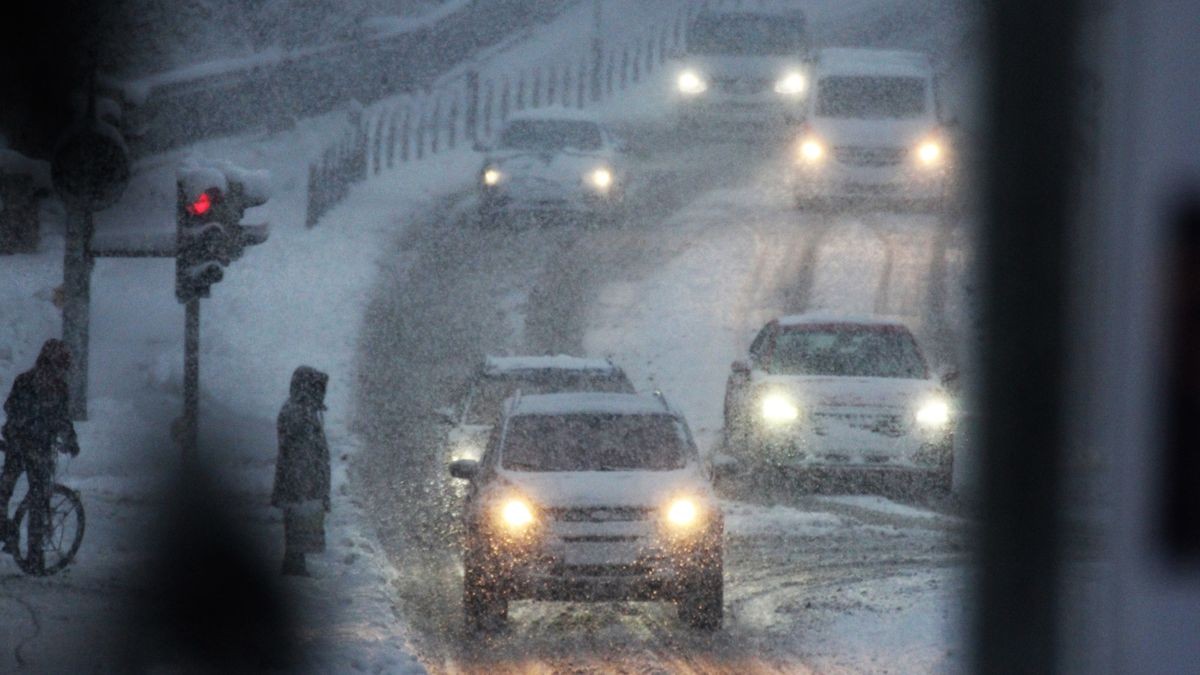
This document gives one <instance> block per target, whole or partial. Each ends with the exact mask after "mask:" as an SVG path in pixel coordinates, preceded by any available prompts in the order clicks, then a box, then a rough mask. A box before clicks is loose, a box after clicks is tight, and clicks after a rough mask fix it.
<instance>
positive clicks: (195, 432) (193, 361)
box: [179, 298, 200, 460]
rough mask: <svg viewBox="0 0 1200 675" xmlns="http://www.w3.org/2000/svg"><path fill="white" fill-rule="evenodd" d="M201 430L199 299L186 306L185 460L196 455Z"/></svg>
mask: <svg viewBox="0 0 1200 675" xmlns="http://www.w3.org/2000/svg"><path fill="white" fill-rule="evenodd" d="M199 431H200V300H199V298H194V299H192V300H189V301H188V302H187V304H186V305H184V319H183V418H182V428H181V429H180V432H181V433H180V438H179V445H180V448H181V450H182V451H183V458H184V460H191V459H194V458H195V457H196V447H197V438H198V436H199Z"/></svg>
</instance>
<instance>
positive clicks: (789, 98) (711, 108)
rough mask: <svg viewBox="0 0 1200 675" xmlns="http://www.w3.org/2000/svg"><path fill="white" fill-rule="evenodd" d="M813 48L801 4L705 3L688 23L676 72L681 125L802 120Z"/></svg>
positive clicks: (767, 124) (774, 124) (676, 90)
mask: <svg viewBox="0 0 1200 675" xmlns="http://www.w3.org/2000/svg"><path fill="white" fill-rule="evenodd" d="M810 49H811V48H810V44H809V38H808V27H807V24H806V21H805V18H804V14H803V13H802V12H801V11H800V10H798V9H796V8H795V3H771V2H760V3H750V2H747V3H744V4H743V3H738V5H736V6H733V7H720V6H718V7H714V8H710V9H705V10H702V11H701V12H700V13H699V14H698V15H697V16H696V18H695V19H694V20H692V22H691V23H690V24H689V25H688V30H687V47H686V49H685V50H684V53H683V54H680V55H679V64H678V68H677V71H676V72H675V81H674V86H675V100H676V105H677V107H678V116H679V122H680V124H681V126H683V127H684V128H691V127H699V126H700V125H701V123H704V124H709V125H712V124H719V123H722V122H727V123H731V124H736V125H738V126H739V127H741V126H744V125H746V124H759V125H763V126H778V125H781V124H784V123H788V122H791V123H795V122H798V121H800V120H801V119H802V118H803V116H804V111H805V100H806V98H807V94H808V88H809V77H810V74H809V58H810Z"/></svg>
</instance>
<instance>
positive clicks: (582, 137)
mask: <svg viewBox="0 0 1200 675" xmlns="http://www.w3.org/2000/svg"><path fill="white" fill-rule="evenodd" d="M603 144H604V139H603V136H602V135H601V133H600V127H599V126H597V125H596V124H594V123H592V122H585V121H576V120H517V121H514V122H512V123H511V124H509V125H508V126H507V127H505V129H504V133H503V134H501V135H500V146H499V147H501V148H505V149H509V150H537V151H545V150H562V149H564V148H574V149H575V150H599V149H600V148H601V146H602V145H603Z"/></svg>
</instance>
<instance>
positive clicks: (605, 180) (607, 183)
mask: <svg viewBox="0 0 1200 675" xmlns="http://www.w3.org/2000/svg"><path fill="white" fill-rule="evenodd" d="M588 181H589V182H590V183H591V184H592V185H593V186H594V187H596V188H597V189H599V190H607V189H608V188H609V187H611V186H612V182H613V175H612V171H609V170H608V169H606V168H604V167H600V168H599V169H596V170H595V171H592V172H591V173H589V174H588Z"/></svg>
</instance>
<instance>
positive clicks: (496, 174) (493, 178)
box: [483, 167, 504, 187]
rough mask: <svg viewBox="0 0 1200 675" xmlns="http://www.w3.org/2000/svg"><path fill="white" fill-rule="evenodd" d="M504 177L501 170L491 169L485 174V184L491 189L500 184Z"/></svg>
mask: <svg viewBox="0 0 1200 675" xmlns="http://www.w3.org/2000/svg"><path fill="white" fill-rule="evenodd" d="M503 177H504V174H502V173H500V169H497V168H495V167H490V168H488V169H486V170H485V171H484V172H483V184H484V185H487V186H488V187H491V186H493V185H496V184H498V183H499V182H500V179H501V178H503Z"/></svg>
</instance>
